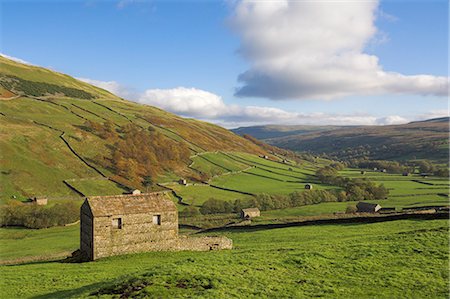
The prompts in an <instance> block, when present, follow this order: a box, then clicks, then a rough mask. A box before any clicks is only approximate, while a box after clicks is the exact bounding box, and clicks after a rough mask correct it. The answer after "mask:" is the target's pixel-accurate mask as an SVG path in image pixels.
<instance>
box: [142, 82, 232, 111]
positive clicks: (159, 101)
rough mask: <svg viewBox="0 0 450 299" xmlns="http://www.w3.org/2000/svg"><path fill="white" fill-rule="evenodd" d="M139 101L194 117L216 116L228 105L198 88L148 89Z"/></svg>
mask: <svg viewBox="0 0 450 299" xmlns="http://www.w3.org/2000/svg"><path fill="white" fill-rule="evenodd" d="M137 101H138V102H139V103H143V104H148V105H153V106H158V107H160V108H162V109H165V110H168V111H171V112H174V113H177V114H181V115H186V116H193V117H202V118H205V117H206V118H214V117H217V116H219V115H220V114H222V113H223V112H224V111H225V110H227V109H228V107H227V106H226V105H225V103H224V102H223V100H222V98H221V97H220V96H218V95H216V94H213V93H211V92H208V91H204V90H201V89H196V88H186V87H177V88H173V89H148V90H146V91H145V92H144V93H143V94H142V95H140V96H139V97H138V99H137Z"/></svg>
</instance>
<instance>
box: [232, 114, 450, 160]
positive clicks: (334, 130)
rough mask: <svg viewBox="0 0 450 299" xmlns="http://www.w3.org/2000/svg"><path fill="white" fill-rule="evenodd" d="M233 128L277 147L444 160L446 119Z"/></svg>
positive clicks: (353, 155) (350, 155)
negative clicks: (361, 124) (373, 123)
mask: <svg viewBox="0 0 450 299" xmlns="http://www.w3.org/2000/svg"><path fill="white" fill-rule="evenodd" d="M233 131H234V132H236V133H238V134H241V135H243V134H250V135H252V134H255V135H253V136H254V137H256V138H259V139H262V140H264V141H266V142H268V143H269V144H272V145H275V146H278V147H281V148H286V149H290V150H293V151H300V152H305V151H306V152H312V153H315V154H321V153H326V154H328V155H330V156H333V157H336V158H338V159H350V158H362V157H368V158H370V159H379V160H407V159H429V160H434V161H438V162H444V163H445V162H447V161H448V150H449V145H448V133H449V118H439V119H434V120H428V121H420V122H412V123H409V124H405V125H391V126H353V127H326V126H324V127H314V126H311V127H309V126H300V127H296V126H291V127H286V126H267V127H248V128H239V129H235V130H233Z"/></svg>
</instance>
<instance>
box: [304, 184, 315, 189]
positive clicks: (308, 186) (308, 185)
mask: <svg viewBox="0 0 450 299" xmlns="http://www.w3.org/2000/svg"><path fill="white" fill-rule="evenodd" d="M312 188H313V185H312V184H306V185H305V189H306V190H312Z"/></svg>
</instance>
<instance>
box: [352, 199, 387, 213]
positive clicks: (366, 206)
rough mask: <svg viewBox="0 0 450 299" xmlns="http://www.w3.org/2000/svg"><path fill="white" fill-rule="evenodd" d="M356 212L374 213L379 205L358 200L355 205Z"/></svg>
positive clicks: (378, 208)
mask: <svg viewBox="0 0 450 299" xmlns="http://www.w3.org/2000/svg"><path fill="white" fill-rule="evenodd" d="M356 208H357V212H358V213H376V212H378V211H379V210H380V209H381V206H380V205H379V204H376V203H369V202H362V201H360V202H358V204H357V205H356Z"/></svg>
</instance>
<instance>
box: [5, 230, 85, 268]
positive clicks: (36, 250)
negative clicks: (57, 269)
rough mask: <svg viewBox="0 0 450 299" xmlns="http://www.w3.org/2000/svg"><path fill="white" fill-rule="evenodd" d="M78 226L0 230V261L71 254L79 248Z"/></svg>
mask: <svg viewBox="0 0 450 299" xmlns="http://www.w3.org/2000/svg"><path fill="white" fill-rule="evenodd" d="M79 231H80V226H79V225H73V226H60V227H52V228H46V229H26V228H2V229H0V261H4V260H12V259H20V258H25V257H39V256H45V255H52V254H59V253H64V252H68V253H70V252H72V251H74V250H75V249H76V248H78V246H79V241H80V240H79Z"/></svg>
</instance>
